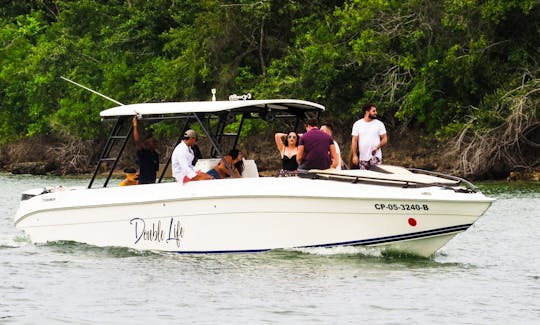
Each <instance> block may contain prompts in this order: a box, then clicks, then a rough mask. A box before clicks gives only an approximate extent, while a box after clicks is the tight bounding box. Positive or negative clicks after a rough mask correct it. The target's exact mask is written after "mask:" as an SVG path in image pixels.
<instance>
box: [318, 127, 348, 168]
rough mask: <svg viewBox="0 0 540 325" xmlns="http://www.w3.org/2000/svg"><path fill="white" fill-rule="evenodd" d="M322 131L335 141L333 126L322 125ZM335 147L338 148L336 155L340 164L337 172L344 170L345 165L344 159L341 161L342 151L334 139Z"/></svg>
mask: <svg viewBox="0 0 540 325" xmlns="http://www.w3.org/2000/svg"><path fill="white" fill-rule="evenodd" d="M321 131H323V132H324V133H326V134H328V135H329V136H331V137H332V139H334V128H333V127H332V125H331V124H329V123H326V124H323V125H321ZM334 146H336V154H337V157H338V163H337V166H336V169H337V170H341V169H344V167H345V164H344V163H343V159H341V150H340V149H339V145H338V143H337V142H336V140H335V139H334Z"/></svg>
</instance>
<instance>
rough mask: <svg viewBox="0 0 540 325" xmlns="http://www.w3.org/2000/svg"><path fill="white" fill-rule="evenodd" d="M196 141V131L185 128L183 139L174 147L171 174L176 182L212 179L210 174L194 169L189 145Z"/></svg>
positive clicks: (193, 155) (192, 155)
mask: <svg viewBox="0 0 540 325" xmlns="http://www.w3.org/2000/svg"><path fill="white" fill-rule="evenodd" d="M196 143H197V133H196V132H195V131H194V130H187V131H186V132H185V133H184V139H183V140H182V141H180V143H179V144H178V145H177V146H176V148H174V151H173V154H172V157H171V160H172V174H173V177H174V178H175V179H176V181H177V182H182V183H186V182H189V181H200V180H208V179H212V176H210V175H208V174H206V173H201V172H200V171H195V168H194V167H193V165H192V163H193V159H194V158H195V154H194V153H193V150H192V149H191V147H192V146H193V145H195V144H196Z"/></svg>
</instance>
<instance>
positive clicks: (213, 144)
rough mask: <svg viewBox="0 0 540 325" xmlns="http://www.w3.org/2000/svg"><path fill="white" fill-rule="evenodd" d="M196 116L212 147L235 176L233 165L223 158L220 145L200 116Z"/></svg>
mask: <svg viewBox="0 0 540 325" xmlns="http://www.w3.org/2000/svg"><path fill="white" fill-rule="evenodd" d="M193 115H194V116H195V118H196V119H197V121H198V122H199V124H200V125H201V128H202V129H203V131H204V133H205V134H206V136H207V137H208V140H209V141H210V143H211V144H212V147H213V148H214V150H215V151H216V152H217V153H218V155H219V157H220V158H221V160H222V161H223V162H224V163H225V166H227V169H228V170H229V172H230V173H231V175H234V170H233V168H232V166H231V165H229V163H228V162H227V161H226V160H225V159H223V158H224V157H225V156H223V153H222V152H221V150H220V148H219V145H218V143H217V142H216V141H215V139H214V138H213V137H212V134H211V133H210V131H209V130H208V129H207V128H206V127H205V126H204V123H203V122H202V121H201V119H200V118H199V116H198V115H197V114H195V113H194V114H193Z"/></svg>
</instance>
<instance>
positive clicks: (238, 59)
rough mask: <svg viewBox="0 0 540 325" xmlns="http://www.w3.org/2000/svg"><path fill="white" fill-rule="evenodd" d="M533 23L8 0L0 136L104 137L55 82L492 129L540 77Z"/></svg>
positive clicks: (462, 0)
mask: <svg viewBox="0 0 540 325" xmlns="http://www.w3.org/2000/svg"><path fill="white" fill-rule="evenodd" d="M538 21H540V4H539V3H538V1H536V0H510V1H503V0H445V1H428V0H409V1H395V0H369V1H366V0H348V1H337V0H335V1H314V2H313V1H289V0H276V1H253V0H235V1H232V0H222V1H217V0H203V1H197V0H183V1H172V0H164V1H143V0H131V1H123V0H113V1H103V0H44V1H9V2H8V3H7V4H5V5H3V6H2V8H0V26H1V27H2V28H1V29H0V64H1V66H2V68H1V70H0V93H1V96H0V105H1V110H0V136H1V140H0V141H1V142H2V143H6V142H9V141H12V140H14V139H17V138H20V137H24V136H31V135H43V134H48V133H50V132H54V131H56V130H61V131H62V132H67V133H69V134H72V135H75V136H79V137H81V138H94V137H97V136H100V135H101V133H102V132H103V131H102V129H101V127H100V122H99V114H98V113H99V110H101V109H104V108H108V107H111V106H114V105H115V104H113V103H110V102H108V101H106V100H104V99H102V98H100V97H97V96H95V95H93V94H90V93H88V92H87V91H85V90H82V89H79V88H77V87H75V86H73V85H71V84H67V83H66V82H64V81H62V80H61V79H60V76H66V77H68V78H70V79H72V80H75V81H77V82H79V83H81V84H84V85H86V86H89V87H91V88H93V89H96V90H97V91H99V92H101V93H104V94H106V95H108V96H110V97H112V98H115V99H116V100H118V101H120V102H123V103H136V102H149V101H183V100H208V99H210V96H211V94H210V89H212V88H217V89H218V98H219V99H225V98H226V97H227V96H228V95H229V94H231V93H237V94H240V93H246V92H251V93H252V94H253V95H254V97H255V98H257V99H261V98H276V97H282V98H284V97H293V98H301V99H306V100H313V101H316V102H320V103H322V104H324V105H325V106H326V107H327V117H328V118H331V119H342V120H346V121H352V120H353V119H355V117H356V115H357V113H358V111H359V109H360V107H361V105H362V104H363V103H365V102H367V101H370V102H375V103H377V105H378V107H379V108H380V109H379V110H380V112H381V113H382V114H381V115H382V116H383V119H385V120H386V121H395V122H394V123H401V124H405V125H408V126H409V127H416V128H423V129H427V130H428V131H429V132H431V133H432V134H436V135H437V136H439V137H441V138H447V137H450V136H452V135H455V134H458V133H460V132H461V130H463V129H464V128H475V130H477V131H478V132H487V130H489V129H490V128H493V127H496V126H498V125H501V123H504V121H505V120H506V119H507V117H508V116H509V115H510V114H512V111H511V110H510V109H502V107H504V105H502V106H501V104H500V103H501V102H504V100H503V97H504V96H505V94H508V93H509V92H511V91H512V90H513V89H516V88H517V87H520V85H521V84H523V83H527V81H528V80H536V79H538V73H539V72H540V68H539V66H538V62H540V57H539V56H540V52H539V51H538V39H539V31H538V27H537V22H538ZM507 106H508V105H507ZM495 107H498V109H497V111H496V113H495ZM526 109H529V110H533V109H535V108H533V107H531V106H526ZM264 125H265V123H264V122H261V123H259V122H254V121H247V122H246V124H245V125H244V130H245V132H246V133H247V134H251V133H256V132H258V130H261V129H263V128H264V127H265V126H264ZM172 129H174V128H172ZM172 129H171V126H169V125H168V124H163V125H161V124H160V125H156V126H154V132H156V133H159V134H169V133H174V131H171V130H172Z"/></svg>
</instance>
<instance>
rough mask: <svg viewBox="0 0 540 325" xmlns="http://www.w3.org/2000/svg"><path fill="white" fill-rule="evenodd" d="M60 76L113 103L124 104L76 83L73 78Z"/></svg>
mask: <svg viewBox="0 0 540 325" xmlns="http://www.w3.org/2000/svg"><path fill="white" fill-rule="evenodd" d="M60 78H62V79H64V80H65V81H68V82H71V83H72V84H74V85H77V86H79V87H81V88H83V89H86V90H88V91H90V92H93V93H94V94H96V95H99V96H101V97H103V98H105V99H108V100H110V101H111V102H113V103H115V104H118V105H121V106H124V104H122V103H120V102H119V101H117V100H114V99H112V98H110V97H107V96H105V95H103V94H101V93H98V92H97V91H95V90H93V89H90V88H88V87H85V86H83V85H81V84H78V83H76V82H75V81H73V80H69V79H68V78H66V77H63V76H60Z"/></svg>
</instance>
